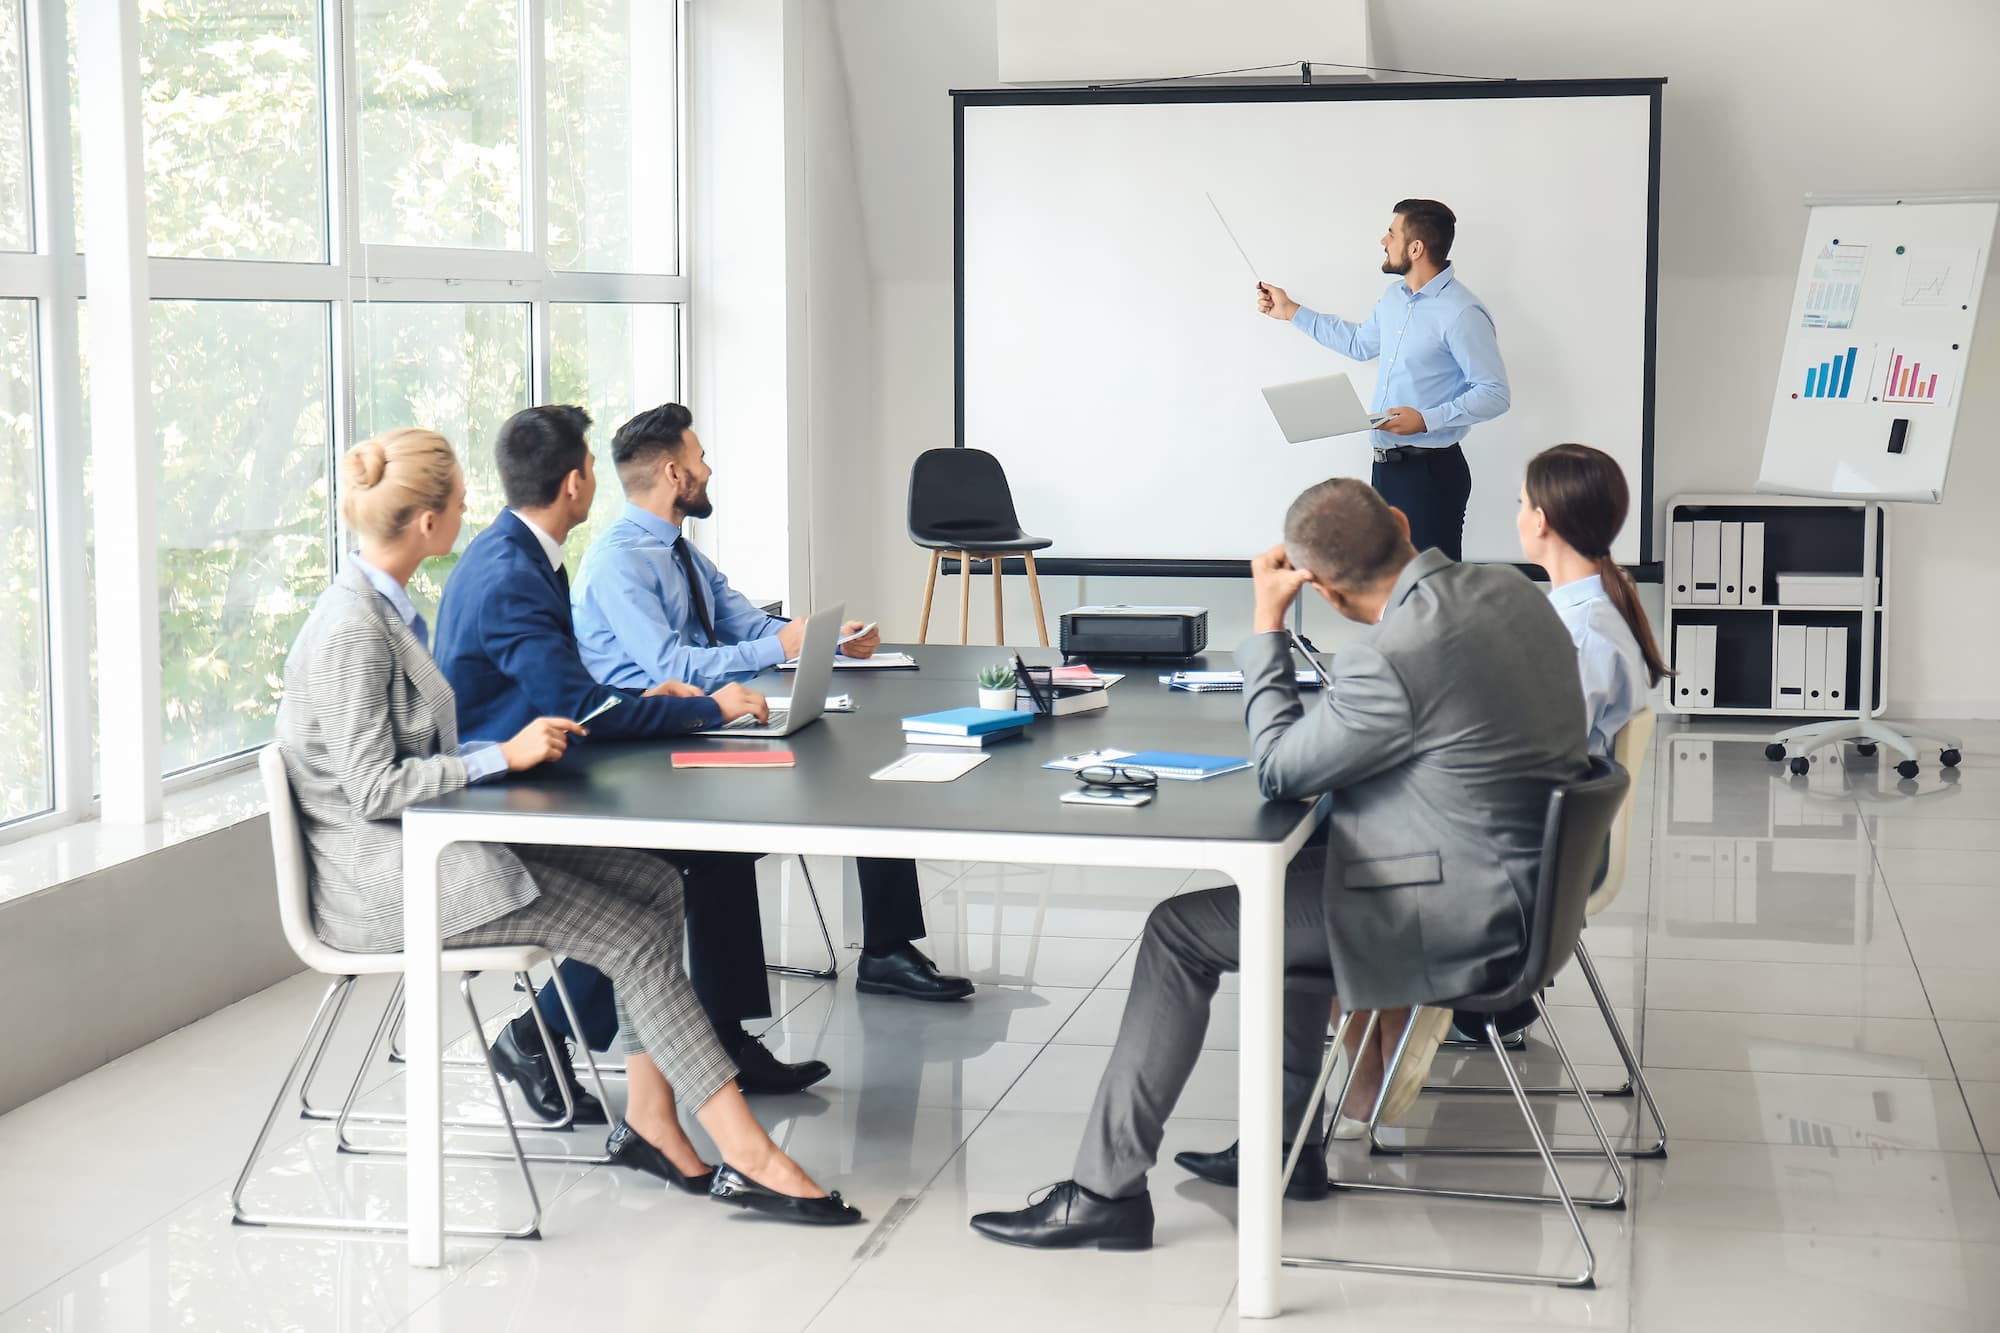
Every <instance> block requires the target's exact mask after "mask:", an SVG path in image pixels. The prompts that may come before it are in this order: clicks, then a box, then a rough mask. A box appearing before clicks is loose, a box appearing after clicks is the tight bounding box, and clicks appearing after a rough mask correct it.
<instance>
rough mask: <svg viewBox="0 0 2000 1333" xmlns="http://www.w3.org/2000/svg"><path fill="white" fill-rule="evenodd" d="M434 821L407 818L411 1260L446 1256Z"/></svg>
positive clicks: (424, 1263)
mask: <svg viewBox="0 0 2000 1333" xmlns="http://www.w3.org/2000/svg"><path fill="white" fill-rule="evenodd" d="M428 834H429V821H428V820H427V819H425V818H424V817H423V816H421V815H408V816H405V818H404V820H403V1002H404V1004H405V1005H406V1006H407V1007H406V1009H405V1011H404V1014H403V1053H404V1057H405V1059H406V1061H407V1062H406V1063H405V1064H404V1066H403V1088H404V1111H405V1113H406V1114H407V1115H408V1116H409V1124H408V1126H407V1130H408V1138H409V1150H410V1156H409V1160H408V1163H407V1169H408V1191H409V1196H410V1198H409V1218H410V1265H411V1266H412V1267H414V1268H436V1267H439V1266H440V1265H441V1264H443V1263H444V1127H443V1116H444V1062H443V1055H444V1052H443V1050H442V1049H441V1047H442V1043H441V1041H440V1040H439V1036H438V1019H439V1015H438V989H439V981H440V978H439V975H438V964H439V961H440V950H441V948H442V947H443V946H442V942H441V941H440V940H439V938H438V884H437V870H438V853H439V852H441V851H443V850H444V849H443V847H442V846H441V845H439V844H438V843H436V842H434V841H432V839H431V838H430V837H429V836H427V835H428Z"/></svg>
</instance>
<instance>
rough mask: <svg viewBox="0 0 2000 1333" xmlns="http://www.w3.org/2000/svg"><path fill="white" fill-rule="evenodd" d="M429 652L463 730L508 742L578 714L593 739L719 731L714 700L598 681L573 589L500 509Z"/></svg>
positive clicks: (446, 605)
mask: <svg viewBox="0 0 2000 1333" xmlns="http://www.w3.org/2000/svg"><path fill="white" fill-rule="evenodd" d="M437 619H438V623H437V635H436V638H435V640H434V642H433V643H432V645H431V647H432V656H433V657H435V658H436V659H437V664H438V668H439V669H440V670H442V671H443V672H444V675H445V679H446V680H448V681H450V682H451V688H452V693H454V694H456V695H457V696H458V734H459V735H460V736H461V737H464V738H467V739H470V740H485V741H504V740H507V739H509V738H511V737H512V736H513V735H514V734H515V733H516V732H518V731H519V730H520V729H521V728H522V727H524V726H526V725H527V724H528V723H530V722H532V721H534V720H535V719H536V718H538V717H570V718H580V717H582V716H583V715H584V714H586V713H588V712H589V711H590V710H591V709H593V708H595V707H597V706H598V705H599V704H600V703H602V702H603V701H604V698H605V696H606V695H611V694H615V695H618V696H619V697H621V698H622V699H624V701H625V702H623V703H622V704H619V705H618V706H617V707H616V708H613V709H612V710H611V711H610V712H608V713H605V714H604V715H603V716H602V717H599V718H596V719H594V720H592V721H591V722H589V723H587V724H586V725H587V726H588V728H589V731H590V734H591V736H592V737H593V738H596V739H604V738H607V737H608V738H612V739H618V738H633V737H646V736H672V735H678V734H680V733H682V732H689V731H699V730H701V729H702V728H704V727H713V726H717V725H719V724H720V723H721V721H722V709H721V707H720V706H718V705H717V704H716V702H715V701H714V700H713V699H707V698H700V699H670V698H667V697H665V696H664V695H653V696H650V697H649V696H645V695H642V694H640V693H638V692H637V691H634V690H624V689H619V688H617V687H615V686H611V685H600V684H598V683H597V681H596V680H595V679H594V678H593V677H592V676H591V674H590V670H589V668H587V667H585V666H584V664H583V657H582V655H581V654H579V653H578V652H577V647H576V631H575V629H574V628H573V627H572V625H571V623H570V610H569V589H568V588H567V587H565V586H564V584H563V581H562V579H561V578H559V577H558V575H557V573H556V571H555V570H553V569H551V568H550V567H549V558H548V556H547V555H546V554H545V553H544V552H543V550H542V544H541V542H540V541H539V540H537V539H536V537H535V534H534V533H533V532H531V531H529V530H528V525H527V524H525V523H523V522H522V521H521V520H520V519H519V518H517V517H515V516H514V513H513V511H512V510H506V509H503V510H501V511H500V517H499V518H497V519H495V520H494V521H493V525H492V526H491V527H489V528H487V529H486V530H485V531H484V532H482V533H480V534H479V535H478V536H477V537H474V538H473V539H472V542H471V544H470V545H468V546H467V547H466V548H465V554H464V555H461V556H460V557H459V558H458V564H457V565H456V566H455V567H454V568H453V569H452V571H451V577H450V578H448V579H446V580H445V585H444V597H443V599H442V600H441V601H440V603H439V605H438V617H437Z"/></svg>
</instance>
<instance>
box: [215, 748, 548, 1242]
mask: <svg viewBox="0 0 2000 1333" xmlns="http://www.w3.org/2000/svg"><path fill="white" fill-rule="evenodd" d="M257 763H258V769H259V771H260V772H261V774H262V776H263V781H264V793H265V796H266V798H267V800H268V803H269V806H270V827H271V851H272V860H273V868H274V870H275V872H276V878H277V896H278V919H279V923H280V925H281V926H282V927H283V929H284V933H285V942H286V943H287V944H289V945H290V946H291V948H292V952H293V953H295V954H297V955H298V958H299V961H300V962H302V963H304V964H305V965H306V966H307V967H309V968H311V969H312V970H314V971H315V972H320V973H324V974H326V975H328V976H331V977H332V978H333V980H332V981H331V982H330V983H328V985H327V988H326V991H325V993H324V994H323V995H321V997H320V1002H319V1007H318V1008H317V1009H316V1010H315V1011H314V1012H313V1017H312V1021H311V1023H309V1024H308V1025H307V1027H306V1036H305V1040H304V1042H302V1043H301V1044H300V1046H299V1051H298V1054H297V1055H295V1056H294V1057H293V1058H292V1063H291V1067H290V1068H289V1069H287V1070H286V1072H285V1077H284V1081H283V1082H282V1083H280V1084H279V1085H278V1091H277V1095H276V1096H275V1097H273V1098H272V1100H271V1109H270V1110H269V1111H268V1112H267V1113H266V1114H265V1116H264V1123H263V1126H262V1127H261V1128H260V1129H259V1130H258V1131H257V1137H256V1140H255V1141H254V1142H253V1143H252V1144H251V1147H250V1155H249V1156H248V1157H247V1158H246V1159H245V1160H244V1163H243V1169H242V1171H241V1172H239V1173H238V1175H237V1177H236V1183H235V1185H234V1186H233V1187H232V1188H231V1189H230V1191H229V1205H230V1212H231V1218H230V1220H231V1221H232V1222H234V1223H237V1224H239V1225H243V1226H268V1227H305V1228H311V1229H315V1230H331V1231H366V1232H377V1233H389V1234H398V1233H401V1232H404V1231H407V1230H408V1226H407V1224H404V1223H394V1222H383V1221H379V1220H376V1219H368V1218H353V1217H303V1216H279V1215H275V1214H258V1213H251V1212H249V1211H247V1210H246V1209H245V1208H244V1206H243V1194H244V1191H245V1189H246V1188H247V1187H248V1185H249V1183H250V1177H251V1175H252V1173H253V1172H254V1171H255V1170H256V1166H257V1160H258V1158H259V1157H261V1156H262V1155H263V1151H264V1145H265V1143H266V1142H268V1140H269V1139H270V1135H271V1128H272V1126H273V1125H275V1124H276V1123H277V1119H278V1113H279V1111H280V1109H282V1107H283V1106H284V1103H285V1100H286V1095H287V1094H288V1093H289V1092H290V1091H291V1089H292V1085H293V1083H294V1082H295V1081H296V1082H297V1083H298V1085H299V1096H300V1101H301V1108H302V1118H305V1119H334V1120H336V1122H337V1124H338V1131H339V1133H340V1136H341V1137H342V1138H343V1139H344V1137H345V1128H346V1124H347V1122H348V1121H349V1120H352V1119H355V1118H356V1117H355V1114H354V1112H353V1104H354V1101H355V1098H356V1097H357V1096H358V1094H359V1090H360V1086H361V1082H362V1079H363V1075H364V1073H365V1071H366V1069H367V1067H368V1064H369V1062H370V1059H371V1058H372V1056H373V1054H374V1052H375V1049H376V1048H377V1047H378V1046H379V1045H380V1043H381V1040H382V1037H383V1034H384V1033H385V1032H386V1031H387V1029H388V1027H389V1024H390V1020H391V1018H392V1016H394V1015H396V1014H399V1013H400V1011H401V1003H400V1001H401V983H400V981H399V982H398V984H397V990H396V992H395V993H394V994H392V995H391V997H390V1001H389V1005H388V1007H387V1008H386V1009H385V1010H384V1012H383V1015H382V1018H381V1021H380V1022H378V1023H377V1024H376V1029H375V1036H374V1039H373V1041H371V1042H370V1044H369V1048H368V1052H367V1056H365V1057H364V1059H363V1062H362V1065H361V1067H360V1069H359V1070H357V1071H356V1073H355V1076H354V1080H353V1083H352V1085H351V1086H350V1087H349V1090H348V1095H347V1100H346V1101H345V1102H344V1103H343V1105H342V1106H341V1108H340V1109H339V1111H337V1112H329V1111H327V1110H325V1109H324V1108H315V1107H313V1106H312V1105H311V1103H310V1100H309V1098H308V1097H307V1088H308V1087H309V1085H310V1084H311V1081H312V1076H313V1074H314V1073H316V1072H317V1071H318V1068H319V1065H320V1062H321V1060H322V1059H323V1058H324V1056H325V1054H326V1048H327V1045H328V1044H329V1042H330V1041H331V1039H332V1036H333V1032H334V1029H335V1027H336V1026H337V1025H338V1023H339V1021H340V1017H341V1015H342V1013H343V1012H344V1011H345V1009H346V1007H347V1001H348V999H349V997H350V996H351V994H352V991H353V986H354V982H355V979H356V978H357V977H361V976H378V975H388V974H397V973H400V972H401V971H402V970H403V966H404V960H403V956H402V954H400V953H366V954H363V953H350V952H347V951H345V950H341V949H336V948H333V947H332V946H331V945H328V944H327V943H325V942H324V941H322V940H321V939H320V938H319V935H318V933H317V932H316V931H315V930H314V929H313V924H312V903H311V891H310V887H309V880H308V875H307V869H306V855H305V840H304V837H303V836H302V834H301V833H300V831H299V820H298V808H297V806H296V805H295V804H294V803H293V800H292V787H291V780H290V777H289V775H288V774H287V773H286V772H285V764H284V758H283V756H282V755H281V754H280V752H279V749H278V747H277V746H276V745H268V746H266V747H265V748H264V750H263V752H262V753H261V754H260V755H259V756H258V761H257ZM548 959H549V954H548V951H547V950H546V949H543V948H540V947H539V946H533V945H510V946H504V947H488V948H477V949H446V950H444V953H443V958H442V962H441V970H442V971H444V972H455V973H458V974H459V994H460V995H461V996H462V997H463V999H464V1001H465V1008H466V1013H467V1014H468V1015H469V1016H470V1017H471V1019H472V1023H473V1027H474V1030H475V1031H478V1030H479V1028H480V1019H479V1011H478V1008H477V1007H476V1006H475V1005H474V1004H473V1002H472V989H471V983H472V978H473V977H474V976H475V975H477V974H478V973H480V972H505V973H513V974H514V975H515V976H517V977H525V976H526V975H527V972H528V969H529V968H531V967H534V966H536V965H538V964H540V963H543V962H547V961H548ZM565 1003H567V997H566V996H565ZM538 1021H539V1020H538ZM545 1035H546V1034H545ZM484 1063H485V1065H486V1073H487V1079H488V1082H489V1083H490V1084H491V1086H492V1089H493V1096H494V1101H495V1104H496V1105H497V1106H498V1107H499V1108H500V1116H499V1118H498V1119H496V1120H490V1121H488V1120H466V1119H463V1118H459V1119H453V1120H447V1121H446V1122H445V1124H446V1125H448V1126H450V1127H452V1128H469V1129H489V1130H504V1131H505V1132H506V1134H507V1138H508V1141H509V1145H510V1148H511V1151H509V1152H473V1151H469V1150H454V1151H453V1152H452V1153H451V1154H449V1155H451V1156H454V1157H484V1158H495V1159H500V1160H510V1161H513V1162H514V1163H515V1164H516V1165H517V1166H518V1167H519V1168H520V1171H521V1180H522V1183H523V1184H524V1185H525V1186H526V1187H527V1190H528V1200H529V1203H530V1206H531V1215H530V1217H529V1220H528V1222H527V1223H526V1224H525V1225H524V1226H520V1227H513V1228H509V1227H460V1228H451V1229H449V1231H448V1233H447V1234H450V1235H455V1236H486V1237H503V1238H508V1239H527V1238H534V1237H538V1236H539V1235H540V1234H541V1230H540V1228H541V1218H542V1203H541V1196H540V1194H539V1193H538V1192H537V1191H536V1189H535V1181H534V1177H533V1176H532V1175H530V1174H529V1171H528V1163H529V1161H531V1160H534V1159H535V1155H532V1154H528V1153H526V1152H524V1151H523V1150H522V1147H521V1136H520V1133H519V1131H520V1129H521V1128H529V1129H554V1128H564V1127H567V1125H568V1123H569V1121H570V1119H571V1118H572V1117H573V1115H574V1113H575V1108H574V1106H573V1105H567V1103H568V1093H567V1090H565V1093H564V1100H565V1103H566V1106H565V1115H564V1116H563V1117H562V1118H561V1119H560V1120H558V1121H553V1122H544V1121H533V1122H529V1123H527V1124H520V1123H517V1122H516V1121H515V1120H514V1118H513V1115H512V1112H511V1111H510V1110H509V1108H508V1104H507V1097H506V1093H505V1091H504V1090H503V1089H502V1087H501V1084H500V1074H499V1071H498V1070H497V1069H495V1068H494V1067H493V1064H492V1061H491V1060H490V1059H488V1060H486V1061H485V1062H484ZM301 1068H305V1069H306V1071H307V1072H306V1074H305V1077H304V1078H303V1079H301V1078H300V1070H301ZM365 1118H366V1119H367V1120H368V1121H370V1122H373V1123H398V1122H401V1121H402V1120H403V1117H402V1116H400V1115H391V1114H389V1113H368V1114H367V1115H366V1116H365ZM361 1151H366V1152H385V1151H387V1150H384V1149H362V1150H361ZM553 1160H562V1161H571V1160H577V1159H571V1158H558V1159H553Z"/></svg>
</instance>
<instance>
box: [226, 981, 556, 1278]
mask: <svg viewBox="0 0 2000 1333" xmlns="http://www.w3.org/2000/svg"><path fill="white" fill-rule="evenodd" d="M353 985H354V978H353V977H351V976H341V977H335V978H334V979H333V981H332V982H331V983H330V984H329V985H328V986H327V988H326V993H325V994H324V995H322V996H321V997H320V1002H319V1008H318V1009H317V1010H315V1011H314V1013H313V1017H312V1022H311V1023H309V1024H308V1025H307V1026H306V1036H305V1040H304V1042H302V1043H301V1044H300V1046H299V1051H298V1054H297V1055H295V1056H293V1057H292V1064H291V1067H290V1068H289V1069H287V1070H286V1071H285V1077H284V1081H283V1082H281V1083H279V1085H278V1093H277V1096H275V1097H273V1098H272V1099H271V1109H270V1110H269V1111H268V1112H266V1113H265V1115H264V1123H263V1125H262V1127H260V1128H259V1129H258V1131H257V1137H256V1139H255V1141H254V1142H252V1143H251V1145H250V1155H249V1156H248V1157H247V1158H245V1159H244V1162H243V1169H242V1171H240V1172H238V1173H237V1176H236V1183H235V1185H234V1186H232V1187H231V1189H230V1191H229V1209H230V1219H229V1220H230V1221H231V1222H232V1223H233V1224H235V1225H237V1226H256V1227H300V1228H305V1229H309V1230H314V1231H358V1232H370V1233H374V1234H382V1235H400V1234H405V1233H407V1232H408V1231H409V1224H408V1223H406V1222H383V1221H380V1220H377V1219H373V1218H357V1217H305V1216H288V1215H280V1214H275V1213H251V1212H248V1211H246V1210H245V1209H244V1207H243V1193H244V1190H245V1189H246V1187H247V1186H248V1185H249V1183H250V1177H251V1174H252V1173H253V1172H254V1171H255V1170H256V1167H257V1160H258V1158H259V1157H261V1156H262V1155H263V1152H264V1145H265V1144H266V1143H267V1142H268V1141H269V1140H270V1137H271V1127H272V1126H273V1125H275V1124H276V1123H277V1120H278V1112H279V1110H280V1109H281V1108H283V1106H284V1104H285V1101H286V1095H287V1094H288V1093H290V1092H291V1090H292V1084H293V1083H294V1082H295V1081H296V1080H298V1078H299V1073H300V1069H301V1067H302V1066H304V1065H305V1064H306V1062H307V1058H308V1055H309V1054H310V1056H311V1061H312V1064H313V1066H314V1067H317V1065H318V1064H319V1059H320V1056H321V1055H322V1054H323V1053H324V1049H325V1044H326V1039H327V1037H329V1036H330V1035H331V1033H332V1031H333V1021H335V1020H337V1018H338V1015H339V1011H340V1010H341V1009H342V1008H343V1007H344V1006H345V1005H346V1003H347V996H348V992H349V991H350V990H351V988H352V987H353ZM459 985H460V990H461V991H462V992H463V993H464V995H465V1001H466V1007H467V1008H468V1009H471V1008H472V994H471V991H470V988H469V983H468V982H467V981H461V982H460V983H459ZM384 1018H385V1019H386V1018H387V1015H386V1014H385V1015H384ZM473 1019H474V1021H475V1022H477V1020H478V1013H477V1011H476V1010H474V1012H473ZM380 1030H381V1025H379V1024H378V1025H377V1035H378V1039H379V1035H380ZM371 1049H372V1048H371ZM487 1072H488V1074H489V1076H490V1077H491V1079H492V1083H493V1092H494V1096H495V1097H496V1098H497V1099H498V1101H499V1106H500V1110H501V1114H502V1115H503V1116H504V1115H506V1113H507V1100H506V1097H505V1096H504V1094H502V1092H501V1090H500V1076H499V1075H498V1074H497V1073H495V1072H494V1071H493V1069H492V1067H491V1065H489V1066H488V1067H487ZM504 1123H506V1125H507V1132H508V1135H509V1136H510V1137H511V1138H512V1139H513V1144H514V1152H513V1160H514V1162H515V1164H516V1165H517V1166H518V1167H520V1170H521V1182H522V1183H523V1184H524V1185H526V1186H527V1189H528V1201H529V1204H530V1206H531V1210H532V1211H531V1216H530V1217H529V1219H528V1222H527V1224H526V1225H525V1226H522V1227H515V1228H507V1227H448V1228H446V1230H445V1234H446V1235H448V1236H483V1237H497V1238H501V1239H508V1240H531V1239H539V1238H540V1237H541V1225H542V1200H541V1195H540V1194H539V1193H538V1192H537V1191H536V1189H535V1180H534V1177H533V1175H531V1174H530V1173H529V1170H528V1161H527V1158H526V1156H525V1155H523V1154H522V1152H521V1140H520V1137H519V1135H516V1134H515V1133H514V1129H513V1123H512V1121H511V1120H509V1121H506V1122H504Z"/></svg>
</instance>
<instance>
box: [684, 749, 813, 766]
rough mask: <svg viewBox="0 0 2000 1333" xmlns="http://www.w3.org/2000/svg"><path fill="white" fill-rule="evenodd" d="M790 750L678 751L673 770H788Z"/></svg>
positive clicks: (790, 761) (790, 759) (790, 757)
mask: <svg viewBox="0 0 2000 1333" xmlns="http://www.w3.org/2000/svg"><path fill="white" fill-rule="evenodd" d="M792 764H793V759H792V752H791V751H790V750H679V751H676V752H675V754H674V767H675V768H790V767H792Z"/></svg>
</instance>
